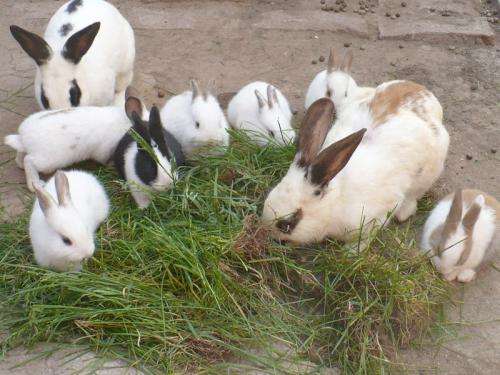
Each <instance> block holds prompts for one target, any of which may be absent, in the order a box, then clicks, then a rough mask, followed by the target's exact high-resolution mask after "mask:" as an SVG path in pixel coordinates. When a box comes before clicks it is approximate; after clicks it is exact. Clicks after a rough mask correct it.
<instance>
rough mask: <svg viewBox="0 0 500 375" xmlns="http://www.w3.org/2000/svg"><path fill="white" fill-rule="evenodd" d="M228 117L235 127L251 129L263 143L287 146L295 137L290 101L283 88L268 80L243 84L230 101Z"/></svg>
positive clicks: (256, 138)
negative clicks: (271, 142)
mask: <svg viewBox="0 0 500 375" xmlns="http://www.w3.org/2000/svg"><path fill="white" fill-rule="evenodd" d="M227 117H228V120H229V123H230V124H231V126H232V127H233V128H235V129H241V130H245V131H247V133H248V135H249V137H250V138H251V139H252V140H253V141H254V142H255V143H257V144H258V145H260V146H265V145H267V144H268V143H269V141H273V142H275V143H277V144H278V145H286V144H290V143H292V142H293V141H294V140H295V131H294V130H293V128H292V123H291V122H292V111H291V110H290V104H289V103H288V100H287V99H286V98H285V96H284V95H283V94H282V92H281V91H280V90H278V89H277V88H276V87H274V86H272V85H270V84H268V83H266V82H260V81H259V82H252V83H249V84H248V85H246V86H245V87H243V88H242V89H241V90H240V91H239V92H238V93H237V94H236V95H235V96H234V97H233V99H232V100H231V101H230V102H229V105H228V107H227Z"/></svg>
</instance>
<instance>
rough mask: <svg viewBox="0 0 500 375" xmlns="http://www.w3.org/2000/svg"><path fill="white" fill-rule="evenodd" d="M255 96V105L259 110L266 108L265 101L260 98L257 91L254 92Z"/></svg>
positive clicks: (260, 95)
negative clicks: (256, 104)
mask: <svg viewBox="0 0 500 375" xmlns="http://www.w3.org/2000/svg"><path fill="white" fill-rule="evenodd" d="M254 92H255V96H256V97H257V103H258V104H259V108H264V107H265V106H266V99H264V97H263V96H262V94H261V93H260V91H259V90H255V91H254Z"/></svg>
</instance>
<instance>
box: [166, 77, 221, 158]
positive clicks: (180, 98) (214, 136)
mask: <svg viewBox="0 0 500 375" xmlns="http://www.w3.org/2000/svg"><path fill="white" fill-rule="evenodd" d="M161 120H162V122H163V124H165V126H166V127H167V128H168V131H169V132H170V133H172V135H173V136H174V137H175V138H176V139H177V140H178V141H179V142H180V144H181V146H182V151H183V152H184V153H185V155H186V156H187V157H191V156H193V155H195V154H196V153H197V152H198V151H199V148H202V147H206V146H227V145H228V144H229V134H228V132H227V130H228V128H229V125H228V123H227V120H226V117H225V116H224V112H223V111H222V109H221V107H220V105H219V102H218V101H217V98H216V97H215V96H214V95H212V93H210V91H209V90H206V91H205V92H202V91H201V90H200V88H199V86H198V83H196V81H194V80H192V81H191V91H186V92H184V93H182V94H180V95H177V96H174V97H173V98H171V99H170V100H169V101H167V103H166V104H165V106H164V107H163V109H162V110H161Z"/></svg>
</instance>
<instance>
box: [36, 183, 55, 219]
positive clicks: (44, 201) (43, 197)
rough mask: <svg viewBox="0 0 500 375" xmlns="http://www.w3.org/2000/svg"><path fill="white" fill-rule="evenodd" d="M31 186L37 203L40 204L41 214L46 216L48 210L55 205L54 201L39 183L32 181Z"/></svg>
mask: <svg viewBox="0 0 500 375" xmlns="http://www.w3.org/2000/svg"><path fill="white" fill-rule="evenodd" d="M33 188H34V189H35V194H36V197H37V198H38V205H39V206H40V209H41V210H42V212H43V214H44V215H45V216H47V215H48V214H49V212H50V211H51V210H53V209H54V208H55V207H56V202H55V201H54V198H52V196H51V195H50V194H49V193H48V192H47V191H46V190H45V189H44V188H43V187H42V185H40V184H39V183H34V184H33Z"/></svg>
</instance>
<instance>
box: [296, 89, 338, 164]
mask: <svg viewBox="0 0 500 375" xmlns="http://www.w3.org/2000/svg"><path fill="white" fill-rule="evenodd" d="M334 119H335V106H334V105H333V102H332V101H331V100H330V99H328V98H321V99H318V100H317V101H315V102H314V103H313V104H312V105H311V106H310V107H309V109H308V110H307V112H306V115H305V117H304V119H303V120H302V125H301V127H300V130H299V138H298V148H297V153H298V156H299V159H298V161H297V164H298V166H299V167H301V168H305V167H308V166H309V165H310V164H311V163H312V162H313V161H314V159H315V158H316V155H317V154H318V152H319V150H320V149H321V146H322V145H323V142H324V141H325V138H326V135H327V134H328V131H329V130H330V128H331V127H332V123H333V121H334Z"/></svg>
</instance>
